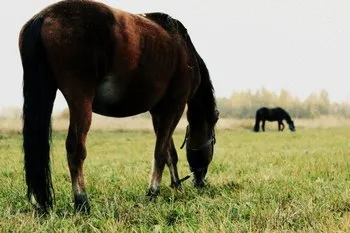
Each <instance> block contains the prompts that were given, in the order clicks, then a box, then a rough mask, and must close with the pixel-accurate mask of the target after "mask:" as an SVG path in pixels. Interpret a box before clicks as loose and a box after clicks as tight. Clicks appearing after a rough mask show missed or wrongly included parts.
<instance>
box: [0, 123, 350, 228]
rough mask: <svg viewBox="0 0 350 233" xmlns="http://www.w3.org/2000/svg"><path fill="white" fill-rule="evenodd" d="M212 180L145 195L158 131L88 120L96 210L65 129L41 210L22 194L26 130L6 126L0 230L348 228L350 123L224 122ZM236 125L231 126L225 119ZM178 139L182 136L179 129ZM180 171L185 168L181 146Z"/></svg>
mask: <svg viewBox="0 0 350 233" xmlns="http://www.w3.org/2000/svg"><path fill="white" fill-rule="evenodd" d="M218 127H219V130H218V132H217V145H216V150H215V157H214V160H213V163H212V164H211V166H210V168H209V173H208V183H209V184H208V187H207V188H205V189H195V188H193V186H192V184H191V182H190V181H187V182H186V183H184V185H183V187H182V189H181V190H178V191H175V190H172V189H170V188H169V187H168V186H169V184H170V178H169V172H168V171H167V170H165V173H164V178H163V181H162V186H161V194H160V196H159V198H158V199H157V200H156V201H154V202H148V201H147V199H146V198H145V194H146V190H147V186H148V181H149V174H150V169H151V160H152V155H153V149H154V143H155V138H154V134H153V132H151V131H148V130H141V131H140V130H133V131H128V130H109V131H102V130H98V129H95V130H92V131H91V132H90V134H89V137H88V142H87V143H88V157H87V160H86V163H85V176H86V181H87V187H88V192H89V197H90V201H91V205H92V212H91V214H90V215H83V214H76V213H75V212H74V210H73V203H72V197H71V184H70V177H69V171H68V166H67V162H66V158H65V150H64V141H65V137H66V132H65V131H55V132H54V135H53V153H52V166H53V182H54V188H55V192H56V203H55V207H54V209H53V210H52V211H51V212H50V214H49V216H46V217H40V216H38V215H37V214H36V212H35V211H34V208H33V207H32V206H31V205H30V204H29V203H28V202H27V201H26V199H25V183H24V174H23V156H22V150H21V135H20V134H19V133H18V132H16V131H2V133H1V134H0V231H2V232H150V231H152V232H349V229H350V141H349V131H350V127H342V128H341V127H333V128H332V127H321V128H319V127H316V128H314V127H311V128H303V127H300V128H299V129H297V132H296V133H291V132H289V131H287V130H286V131H285V132H282V133H280V132H276V131H275V130H276V126H275V125H271V129H269V130H268V132H265V133H252V132H251V130H250V127H248V123H247V128H249V130H247V129H246V128H244V127H241V126H240V127H238V128H235V130H228V129H225V127H222V126H218ZM228 128H230V127H228ZM174 138H175V142H176V147H177V148H179V144H180V143H181V142H182V140H183V132H182V130H179V131H177V132H176V134H175V136H174ZM178 152H179V159H180V161H179V173H180V176H181V177H183V176H185V175H187V174H188V173H189V169H188V165H187V162H186V158H185V157H186V156H185V154H184V151H182V150H178Z"/></svg>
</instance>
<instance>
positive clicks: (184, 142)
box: [178, 126, 193, 184]
mask: <svg viewBox="0 0 350 233" xmlns="http://www.w3.org/2000/svg"><path fill="white" fill-rule="evenodd" d="M187 139H188V126H187V127H186V134H185V138H184V141H183V142H182V145H181V146H180V149H183V148H184V146H185V144H186V142H187ZM192 174H193V172H191V173H189V174H188V175H187V176H185V177H184V178H181V179H180V180H179V181H178V184H181V183H183V182H184V181H186V180H188V179H189V178H190V177H191V175H192Z"/></svg>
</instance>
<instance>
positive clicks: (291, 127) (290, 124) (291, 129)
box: [289, 121, 296, 132]
mask: <svg viewBox="0 0 350 233" xmlns="http://www.w3.org/2000/svg"><path fill="white" fill-rule="evenodd" d="M289 129H290V131H293V132H294V131H295V130H296V129H295V126H294V122H293V121H291V122H290V123H289Z"/></svg>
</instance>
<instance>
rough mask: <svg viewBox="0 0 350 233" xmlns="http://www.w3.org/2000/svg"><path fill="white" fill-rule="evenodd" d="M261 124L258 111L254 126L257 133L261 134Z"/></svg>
mask: <svg viewBox="0 0 350 233" xmlns="http://www.w3.org/2000/svg"><path fill="white" fill-rule="evenodd" d="M259 123H260V114H259V110H258V111H256V115H255V125H254V131H255V132H259Z"/></svg>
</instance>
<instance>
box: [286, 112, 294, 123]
mask: <svg viewBox="0 0 350 233" xmlns="http://www.w3.org/2000/svg"><path fill="white" fill-rule="evenodd" d="M284 119H285V120H286V121H287V123H288V124H290V123H292V119H291V118H290V116H289V115H288V113H284Z"/></svg>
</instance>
